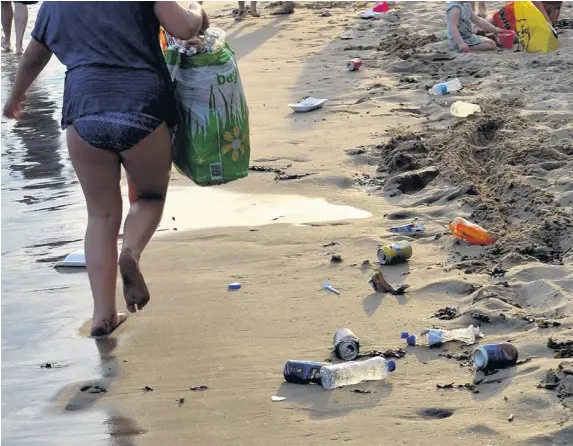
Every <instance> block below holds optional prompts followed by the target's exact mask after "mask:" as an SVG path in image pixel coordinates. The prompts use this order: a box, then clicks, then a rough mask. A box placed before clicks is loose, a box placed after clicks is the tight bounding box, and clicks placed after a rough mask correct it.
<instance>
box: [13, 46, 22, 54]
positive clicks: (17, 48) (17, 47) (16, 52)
mask: <svg viewBox="0 0 573 446" xmlns="http://www.w3.org/2000/svg"><path fill="white" fill-rule="evenodd" d="M22 52H23V51H22V46H21V45H16V51H14V54H15V55H16V56H21V55H22Z"/></svg>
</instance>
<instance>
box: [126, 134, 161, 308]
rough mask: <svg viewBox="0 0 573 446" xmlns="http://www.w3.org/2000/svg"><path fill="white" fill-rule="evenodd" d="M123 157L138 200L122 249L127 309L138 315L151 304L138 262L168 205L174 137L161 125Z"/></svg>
mask: <svg viewBox="0 0 573 446" xmlns="http://www.w3.org/2000/svg"><path fill="white" fill-rule="evenodd" d="M120 155H121V158H122V164H123V167H124V168H125V170H126V171H127V174H128V175H129V179H130V183H131V184H130V185H132V186H133V187H134V189H135V191H134V192H133V194H134V197H135V198H136V200H135V201H134V202H133V203H132V204H131V206H130V208H129V213H128V215H127V217H126V219H125V223H124V226H123V247H122V250H121V255H120V259H119V269H120V273H121V277H122V280H123V293H124V297H125V302H126V304H127V309H128V310H129V311H130V312H135V311H136V310H141V309H142V308H143V307H144V306H145V305H146V304H147V302H148V301H149V291H148V290H147V285H146V283H145V280H144V279H143V276H142V275H141V272H140V270H139V259H140V257H141V253H142V252H143V250H144V248H145V247H146V246H147V243H148V242H149V240H150V239H151V236H152V235H153V233H154V232H155V230H156V229H157V226H159V222H160V221H161V216H162V214H163V207H164V205H165V197H166V195H167V185H168V183H169V175H170V171H171V134H170V132H169V129H168V127H167V125H166V124H161V125H160V126H159V127H158V128H157V129H156V130H155V131H154V132H153V133H152V134H150V135H149V136H148V137H146V138H145V139H143V140H142V141H141V142H140V143H139V144H137V145H136V146H134V147H133V148H132V149H130V150H126V151H125V152H121V154H120Z"/></svg>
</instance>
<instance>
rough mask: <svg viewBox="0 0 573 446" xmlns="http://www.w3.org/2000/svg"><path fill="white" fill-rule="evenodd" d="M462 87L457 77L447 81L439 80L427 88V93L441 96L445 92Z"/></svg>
mask: <svg viewBox="0 0 573 446" xmlns="http://www.w3.org/2000/svg"><path fill="white" fill-rule="evenodd" d="M461 89H462V83H461V82H460V80H459V79H457V78H456V79H452V80H450V81H448V82H441V83H439V84H436V85H434V86H433V87H432V88H430V89H429V90H428V93H429V94H431V95H433V96H442V95H444V94H446V93H453V92H455V91H458V90H461Z"/></svg>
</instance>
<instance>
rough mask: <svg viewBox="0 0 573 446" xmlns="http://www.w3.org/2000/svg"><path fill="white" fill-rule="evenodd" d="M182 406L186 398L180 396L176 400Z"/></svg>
mask: <svg viewBox="0 0 573 446" xmlns="http://www.w3.org/2000/svg"><path fill="white" fill-rule="evenodd" d="M175 401H176V402H177V403H178V404H179V405H180V406H181V405H182V404H183V403H184V402H185V398H179V399H178V400H175Z"/></svg>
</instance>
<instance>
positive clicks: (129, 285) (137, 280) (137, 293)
mask: <svg viewBox="0 0 573 446" xmlns="http://www.w3.org/2000/svg"><path fill="white" fill-rule="evenodd" d="M119 272H120V274H121V279H122V280H123V297H125V303H126V304H127V309H128V310H129V312H130V313H135V312H136V310H141V309H143V307H145V305H147V302H149V290H148V289H147V285H146V283H145V279H144V278H143V276H142V275H141V272H140V271H139V265H138V262H137V260H135V257H134V256H133V254H132V252H131V249H124V250H122V251H121V254H120V256H119Z"/></svg>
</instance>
